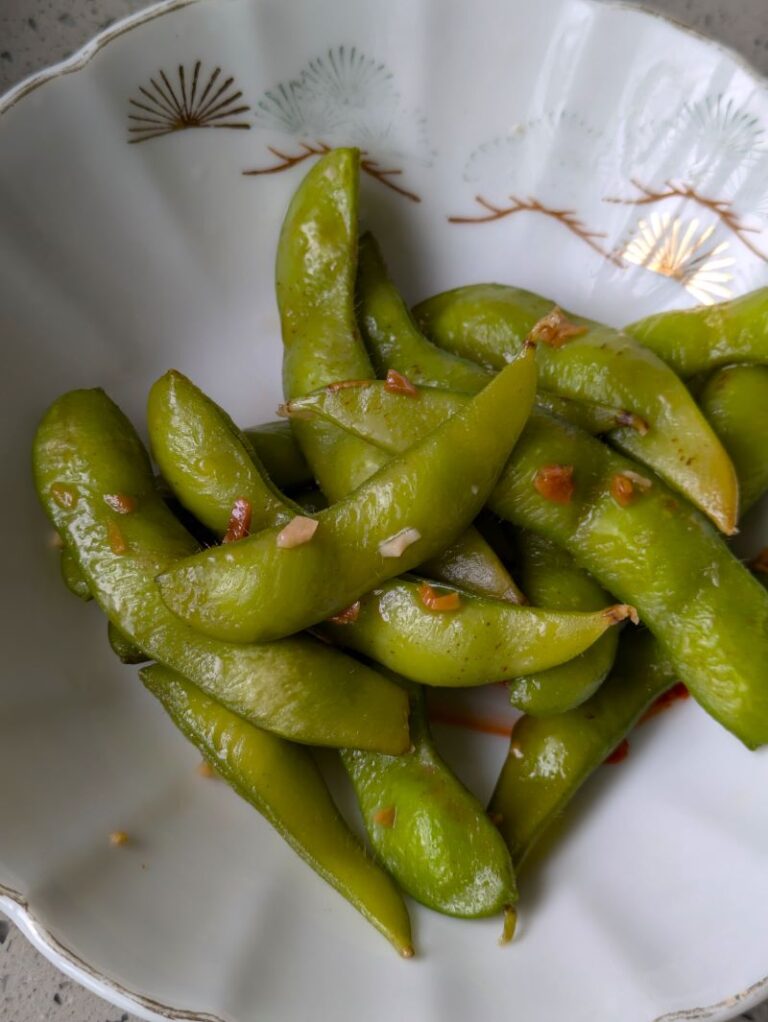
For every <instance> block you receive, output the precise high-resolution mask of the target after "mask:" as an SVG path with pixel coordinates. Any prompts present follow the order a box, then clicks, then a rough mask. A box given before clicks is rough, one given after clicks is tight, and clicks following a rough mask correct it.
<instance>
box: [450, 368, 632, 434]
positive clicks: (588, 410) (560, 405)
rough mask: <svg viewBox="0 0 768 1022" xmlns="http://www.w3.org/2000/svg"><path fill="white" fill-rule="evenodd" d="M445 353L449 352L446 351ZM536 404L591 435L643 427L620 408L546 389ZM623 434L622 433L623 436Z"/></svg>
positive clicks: (539, 394) (630, 414) (542, 391)
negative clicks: (561, 394) (563, 395)
mask: <svg viewBox="0 0 768 1022" xmlns="http://www.w3.org/2000/svg"><path fill="white" fill-rule="evenodd" d="M446 354H450V353H449V352H446ZM536 406H537V407H538V408H541V409H542V411H545V412H549V413H550V414H551V415H558V416H559V417H560V418H561V419H565V421H566V422H572V423H573V425H574V426H578V427H579V429H583V430H584V431H585V432H586V433H591V434H592V436H600V435H601V434H602V433H610V432H611V431H612V430H615V429H623V428H624V427H631V428H632V429H634V430H637V431H640V432H642V431H643V430H644V429H645V428H646V425H645V421H644V420H643V419H641V418H640V416H638V415H633V414H632V412H627V411H624V410H623V409H620V408H609V407H608V406H607V405H598V404H595V403H594V402H592V401H571V400H570V399H569V398H567V397H559V396H558V395H557V394H552V393H550V392H549V391H547V390H540V391H539V392H538V394H537V395H536ZM623 435H624V434H622V436H623Z"/></svg>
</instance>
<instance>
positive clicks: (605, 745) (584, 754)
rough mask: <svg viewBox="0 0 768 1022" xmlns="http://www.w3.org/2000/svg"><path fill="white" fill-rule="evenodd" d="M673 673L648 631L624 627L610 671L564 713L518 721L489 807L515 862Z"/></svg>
mask: <svg viewBox="0 0 768 1022" xmlns="http://www.w3.org/2000/svg"><path fill="white" fill-rule="evenodd" d="M674 681H675V672H674V670H673V668H672V666H671V665H670V663H669V661H668V660H667V658H666V657H665V656H664V653H663V650H662V648H661V647H660V645H659V644H658V643H657V642H656V640H655V639H654V638H653V636H652V635H651V633H650V632H647V631H640V632H636V633H631V632H628V633H626V634H625V635H623V636H622V638H621V643H620V646H619V655H618V658H617V660H616V665H615V667H614V669H613V671H612V672H611V676H610V678H609V679H608V681H606V682H605V684H604V685H602V686H601V688H600V689H599V690H598V691H597V692H596V693H595V694H594V695H593V696H592V697H591V698H590V699H588V700H587V701H586V702H584V703H582V704H581V705H580V706H577V707H575V708H574V709H572V710H569V711H568V712H567V713H562V714H558V715H557V716H551V717H543V718H537V717H532V716H530V715H529V716H525V717H521V718H520V720H518V721H517V723H516V724H515V727H514V730H513V732H512V739H511V742H510V747H509V752H508V754H507V758H506V760H505V762H504V767H503V768H502V771H501V775H500V776H499V780H498V782H497V784H496V788H495V790H494V793H493V795H492V797H491V801H490V804H489V807H488V809H489V812H490V813H491V814H492V815H493V818H494V819H495V820H496V821H497V825H498V827H499V830H500V832H501V834H502V835H503V837H504V840H505V841H506V842H507V846H508V848H509V850H510V852H511V853H512V859H513V862H514V863H515V867H516V868H519V867H520V865H521V864H522V862H523V860H524V859H525V857H526V856H527V854H528V852H529V851H530V849H531V847H532V846H533V844H534V843H535V841H536V840H537V839H538V838H539V837H540V835H541V834H542V833H543V832H544V831H545V830H546V829H547V828H548V827H550V826H551V825H552V823H553V822H554V821H555V820H556V819H557V818H558V816H559V815H560V814H561V813H562V811H563V810H564V808H565V807H566V805H567V804H568V803H569V802H570V801H571V799H572V798H573V796H574V795H575V794H576V792H577V791H578V790H579V788H580V787H581V785H582V784H583V783H584V781H586V780H587V778H588V777H589V776H590V775H591V774H592V773H593V772H594V770H595V769H596V768H597V767H598V766H599V765H600V764H601V763H602V762H603V761H604V760H605V758H606V757H607V756H608V754H609V753H610V752H612V751H613V749H615V748H616V746H617V745H618V744H619V742H620V741H621V740H622V738H623V737H624V735H626V734H627V732H628V731H630V730H631V728H632V727H634V725H635V724H636V723H637V721H638V720H639V719H640V717H641V716H642V714H643V713H644V712H645V711H646V710H647V709H648V707H649V706H650V705H651V703H652V702H653V701H654V700H655V699H656V698H658V696H660V695H661V694H662V692H664V691H665V690H666V689H668V688H669V687H670V685H672V684H673V683H674ZM553 763H557V769H556V770H553V769H552V764H553Z"/></svg>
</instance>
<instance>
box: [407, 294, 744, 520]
mask: <svg viewBox="0 0 768 1022" xmlns="http://www.w3.org/2000/svg"><path fill="white" fill-rule="evenodd" d="M553 308H554V303H553V302H551V301H550V300H549V299H547V298H541V297H540V296H539V295H534V294H532V293H531V292H529V291H522V290H520V289H518V288H512V287H505V286H503V285H501V284H477V285H472V286H470V287H464V288H456V289H455V290H454V291H448V292H446V293H445V294H442V295H437V296H436V297H434V298H430V299H428V300H427V301H426V302H422V303H421V305H419V306H418V307H417V308H416V310H415V316H416V319H417V322H418V323H419V325H420V326H421V328H422V329H423V330H424V332H425V333H426V334H427V335H428V336H429V337H430V338H431V339H432V340H434V341H435V342H436V343H437V344H439V345H440V346H441V347H445V348H447V349H448V350H449V351H452V352H454V353H455V354H459V355H463V356H468V357H471V358H474V359H475V360H476V361H479V362H481V363H483V364H485V365H487V366H488V367H490V368H493V369H498V368H500V367H501V366H503V365H505V364H506V362H507V360H508V359H509V358H511V357H512V356H513V355H514V353H515V352H517V351H519V350H520V348H521V346H522V345H523V343H524V342H525V339H526V338H527V337H528V336H529V335H530V334H531V332H532V331H534V328H538V327H537V324H541V322H542V321H543V320H544V318H545V317H546V316H548V315H549V314H551V313H552V310H553ZM566 317H567V318H566V324H567V325H566V327H565V329H566V331H570V332H566V334H564V335H562V336H558V334H557V329H558V328H557V326H553V327H552V329H553V330H554V332H555V336H554V338H551V339H549V340H546V339H545V340H541V341H540V342H539V343H538V344H537V347H536V351H537V361H538V367H539V385H540V387H541V388H542V390H551V391H553V392H554V393H555V394H558V395H559V396H561V397H566V398H571V399H583V400H586V401H591V402H597V403H598V404H603V405H608V406H611V407H617V408H625V409H626V410H627V411H628V412H631V413H632V414H634V415H637V416H639V417H640V419H642V420H643V422H644V423H645V424H647V427H648V431H647V432H646V433H642V432H640V431H639V430H637V429H633V428H632V427H627V428H624V429H618V430H614V431H612V432H611V434H610V439H611V442H612V443H613V444H614V445H615V446H617V447H619V448H620V449H621V450H623V451H625V452H626V453H628V454H630V455H631V456H632V457H635V458H637V459H639V460H641V461H643V462H644V463H645V464H647V465H649V466H651V467H652V468H653V469H654V470H655V471H656V472H657V473H658V474H659V475H660V476H661V477H662V478H663V479H665V480H666V481H667V482H668V483H669V484H670V486H672V487H674V488H675V489H677V490H679V491H680V492H681V493H683V494H685V496H686V497H688V499H689V500H690V501H691V502H692V503H693V504H695V505H696V506H697V507H698V508H699V509H700V510H702V511H703V512H704V513H705V514H706V515H707V516H708V517H709V518H711V520H712V521H713V522H714V523H715V524H716V525H717V527H718V528H719V529H720V530H721V531H722V532H725V533H726V534H727V535H730V534H731V533H732V532H733V531H734V529H735V525H736V518H737V514H738V485H737V482H736V474H735V472H734V469H733V465H732V464H731V461H730V459H729V457H728V455H727V454H726V452H725V450H724V449H723V446H722V444H721V443H720V441H719V440H718V439H717V437H716V436H715V434H714V433H713V431H712V429H711V428H710V426H709V424H708V423H707V421H706V419H705V418H704V416H703V415H702V414H701V411H700V410H699V409H698V408H697V406H696V404H695V402H694V400H693V398H692V397H691V395H690V394H689V393H688V391H687V389H686V388H685V386H684V384H683V383H682V382H681V381H680V380H679V379H678V378H677V376H676V375H675V374H674V372H673V371H672V370H671V369H670V368H669V366H668V365H666V363H664V362H663V361H662V360H661V359H660V358H659V357H658V356H657V355H655V354H654V353H653V352H651V351H648V350H647V349H645V348H643V347H642V346H640V345H639V344H638V343H637V342H636V341H634V340H633V339H632V338H630V337H629V336H628V335H625V334H622V333H620V332H619V331H617V330H613V329H612V328H610V327H606V326H602V325H601V324H599V323H595V322H594V321H592V320H588V319H584V318H582V317H578V316H572V315H571V314H570V313H567V314H566ZM573 330H576V334H574V333H573Z"/></svg>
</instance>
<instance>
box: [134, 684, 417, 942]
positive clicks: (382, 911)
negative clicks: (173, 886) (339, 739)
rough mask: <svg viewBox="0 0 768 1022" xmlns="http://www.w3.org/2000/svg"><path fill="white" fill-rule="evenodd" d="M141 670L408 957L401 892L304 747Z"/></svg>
mask: <svg viewBox="0 0 768 1022" xmlns="http://www.w3.org/2000/svg"><path fill="white" fill-rule="evenodd" d="M139 673H140V676H141V679H142V681H143V682H144V684H145V685H146V687H147V689H148V690H149V691H150V692H151V693H152V694H153V695H154V696H156V697H157V698H158V699H159V700H160V702H161V703H162V705H163V707H164V708H165V710H166V711H167V712H168V714H169V716H170V717H171V719H172V720H173V722H174V724H176V726H177V727H178V728H179V730H180V731H181V732H182V733H183V734H184V735H185V736H186V737H187V738H188V739H189V740H190V741H191V742H192V743H193V744H194V745H196V746H197V748H198V749H199V750H200V751H201V752H202V753H203V755H204V756H205V758H206V759H207V760H208V761H209V762H210V763H211V765H212V766H214V767H215V769H216V771H217V772H218V773H219V774H220V775H221V776H222V777H224V778H225V779H226V780H227V781H228V782H229V784H230V785H231V786H232V787H233V788H234V789H235V791H236V792H237V793H238V795H240V796H241V798H244V799H245V800H246V802H249V803H250V804H251V805H252V806H253V807H254V808H255V809H256V810H257V811H258V812H259V813H261V815H262V816H263V817H264V818H265V819H266V820H267V821H268V822H269V823H270V824H271V825H272V826H273V827H274V828H275V830H277V832H278V833H279V834H280V836H281V837H282V838H283V839H284V840H285V841H286V842H287V843H288V844H289V845H290V846H291V848H293V850H294V851H295V852H296V853H297V854H298V855H300V856H301V858H302V859H304V861H305V862H306V863H307V864H308V865H309V866H311V867H312V869H313V870H314V871H315V872H316V873H318V874H319V875H320V876H321V877H322V878H323V880H325V881H327V882H328V883H329V884H331V886H332V887H335V888H336V890H337V891H338V892H339V893H340V894H341V895H342V896H343V897H344V898H346V899H347V901H349V902H350V904H352V905H353V906H354V907H355V908H356V909H357V910H358V911H359V912H360V913H362V915H363V916H364V917H365V918H366V919H367V920H368V922H369V923H372V924H373V925H374V926H375V927H376V929H377V930H379V931H380V932H381V933H383V934H384V936H385V937H386V938H387V940H389V941H390V943H391V944H393V945H394V947H395V948H396V949H397V950H398V951H399V953H400V954H401V955H402V956H403V957H404V958H410V957H411V956H412V955H413V945H412V943H411V926H410V921H409V919H408V910H407V909H406V907H405V903H404V902H403V899H402V896H401V895H400V893H399V891H398V890H397V888H396V887H395V885H394V883H393V882H392V880H391V879H390V877H389V876H387V874H386V873H385V872H384V871H383V870H382V869H380V868H379V867H378V866H377V865H376V864H375V863H374V862H372V861H371V859H370V858H369V856H368V855H367V854H366V852H365V850H364V849H363V847H362V845H361V844H360V842H359V841H358V840H357V839H356V838H355V837H354V835H353V834H352V832H351V831H350V830H349V828H348V827H347V825H346V824H345V823H344V821H343V820H342V818H341V816H340V815H339V812H338V810H337V809H336V806H335V805H334V804H333V801H332V800H331V797H330V795H329V793H328V789H327V788H326V786H325V782H324V781H323V779H322V777H321V776H320V773H319V771H318V769H317V767H316V765H315V762H314V760H313V759H312V756H311V755H310V753H309V751H308V750H307V749H304V748H302V747H301V746H299V745H295V744H293V743H292V742H286V741H285V740H284V739H282V738H278V736H277V735H272V734H269V733H268V732H267V731H262V730H261V729H260V728H257V727H254V726H253V725H252V724H249V723H248V722H247V721H245V720H243V719H242V718H241V717H238V716H236V715H235V714H234V713H231V712H230V711H229V710H227V709H225V708H224V707H223V706H221V705H220V704H219V703H217V702H215V701H214V700H213V699H211V698H210V696H207V695H206V694H205V693H204V692H202V691H201V690H200V689H199V688H196V687H195V686H194V685H192V684H190V682H188V681H187V680H186V679H185V678H183V677H182V676H181V675H179V674H177V673H176V672H175V671H170V670H168V668H167V667H162V666H160V665H159V664H155V665H154V666H152V667H146V668H144V670H142V671H140V672H139Z"/></svg>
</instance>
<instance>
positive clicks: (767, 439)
mask: <svg viewBox="0 0 768 1022" xmlns="http://www.w3.org/2000/svg"><path fill="white" fill-rule="evenodd" d="M698 402H699V405H700V406H701V410H702V411H703V412H704V414H705V415H706V417H707V419H708V420H709V422H710V423H711V425H712V428H713V429H714V431H715V433H717V435H718V436H719V437H720V439H721V441H722V443H723V446H724V447H725V449H726V451H728V454H729V455H730V456H731V460H732V461H733V464H734V467H735V469H736V474H737V475H738V477H739V489H740V494H741V513H742V514H744V512H745V511H747V510H749V508H750V507H752V505H753V504H754V503H755V501H756V500H757V499H758V498H759V497H761V496H762V495H763V493H765V491H766V489H768V367H764V366H730V367H728V368H726V369H720V370H719V371H718V372H716V373H713V375H712V376H711V377H710V378H709V380H708V381H707V383H706V384H705V385H704V388H703V390H702V391H701V392H700V394H699V396H698Z"/></svg>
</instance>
